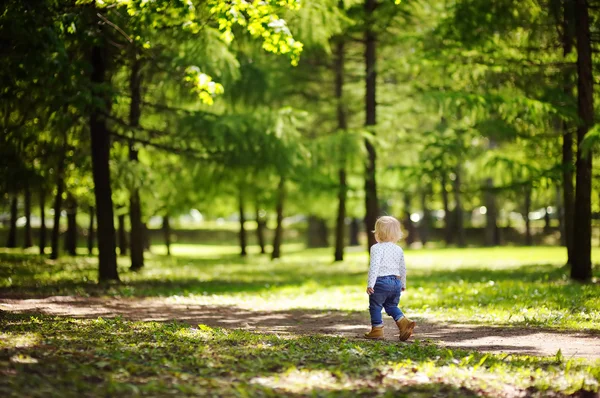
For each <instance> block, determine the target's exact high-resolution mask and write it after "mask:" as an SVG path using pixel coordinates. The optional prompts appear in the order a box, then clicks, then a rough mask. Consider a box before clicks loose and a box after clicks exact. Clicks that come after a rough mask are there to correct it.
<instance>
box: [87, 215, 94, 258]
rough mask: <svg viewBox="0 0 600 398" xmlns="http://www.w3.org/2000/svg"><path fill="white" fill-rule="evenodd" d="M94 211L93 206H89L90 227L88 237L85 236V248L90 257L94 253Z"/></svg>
mask: <svg viewBox="0 0 600 398" xmlns="http://www.w3.org/2000/svg"><path fill="white" fill-rule="evenodd" d="M95 212H96V210H95V209H94V206H90V225H89V227H88V236H87V238H88V239H87V247H88V253H89V255H90V256H91V255H92V254H93V253H94V240H95V236H94V235H95V232H96V231H95V229H94V215H95Z"/></svg>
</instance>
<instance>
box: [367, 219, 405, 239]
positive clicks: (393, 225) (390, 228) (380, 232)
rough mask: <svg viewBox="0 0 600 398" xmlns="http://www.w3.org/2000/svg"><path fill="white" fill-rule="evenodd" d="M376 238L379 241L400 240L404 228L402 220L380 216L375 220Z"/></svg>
mask: <svg viewBox="0 0 600 398" xmlns="http://www.w3.org/2000/svg"><path fill="white" fill-rule="evenodd" d="M373 232H374V233H375V239H376V240H377V242H380V243H381V242H394V243H395V242H398V241H399V240H400V239H402V229H401V228H400V221H398V220H396V219H395V218H394V217H390V216H383V217H379V218H378V219H377V221H376V222H375V231H373Z"/></svg>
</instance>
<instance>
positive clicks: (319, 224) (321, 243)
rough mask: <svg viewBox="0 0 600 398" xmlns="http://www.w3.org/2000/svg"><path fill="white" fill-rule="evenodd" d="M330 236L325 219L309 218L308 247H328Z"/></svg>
mask: <svg viewBox="0 0 600 398" xmlns="http://www.w3.org/2000/svg"><path fill="white" fill-rule="evenodd" d="M328 235H329V231H328V229H327V222H326V221H325V220H324V219H322V218H320V217H315V216H309V217H308V230H307V238H308V239H307V246H308V247H311V248H315V247H328V246H329V242H328Z"/></svg>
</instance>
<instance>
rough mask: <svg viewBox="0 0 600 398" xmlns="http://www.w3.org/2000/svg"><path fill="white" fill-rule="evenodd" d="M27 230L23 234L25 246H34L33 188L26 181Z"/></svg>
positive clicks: (26, 247)
mask: <svg viewBox="0 0 600 398" xmlns="http://www.w3.org/2000/svg"><path fill="white" fill-rule="evenodd" d="M24 194H25V230H24V236H23V248H25V249H28V248H30V247H31V246H33V238H32V237H31V189H30V188H29V183H25V192H24Z"/></svg>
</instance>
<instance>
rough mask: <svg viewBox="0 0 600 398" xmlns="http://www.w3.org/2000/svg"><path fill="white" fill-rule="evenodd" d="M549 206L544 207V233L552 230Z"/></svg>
mask: <svg viewBox="0 0 600 398" xmlns="http://www.w3.org/2000/svg"><path fill="white" fill-rule="evenodd" d="M548 207H550V206H546V208H545V209H544V233H548V232H550V213H549V212H548Z"/></svg>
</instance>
